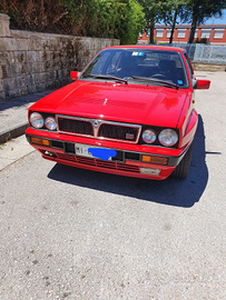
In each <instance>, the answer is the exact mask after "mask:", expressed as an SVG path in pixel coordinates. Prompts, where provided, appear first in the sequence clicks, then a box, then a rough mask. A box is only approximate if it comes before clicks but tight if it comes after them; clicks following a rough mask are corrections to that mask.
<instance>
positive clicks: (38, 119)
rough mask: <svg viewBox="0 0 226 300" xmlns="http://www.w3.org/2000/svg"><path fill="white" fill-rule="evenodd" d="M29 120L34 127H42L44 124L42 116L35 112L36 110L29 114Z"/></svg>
mask: <svg viewBox="0 0 226 300" xmlns="http://www.w3.org/2000/svg"><path fill="white" fill-rule="evenodd" d="M30 122H31V125H32V126H33V127H35V128H42V127H43V125H44V119H43V117H42V116H41V114H39V113H36V112H34V113H32V114H31V115H30Z"/></svg>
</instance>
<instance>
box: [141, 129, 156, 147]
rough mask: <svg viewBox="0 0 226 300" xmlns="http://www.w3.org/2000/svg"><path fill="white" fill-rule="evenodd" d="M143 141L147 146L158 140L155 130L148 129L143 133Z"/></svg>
mask: <svg viewBox="0 0 226 300" xmlns="http://www.w3.org/2000/svg"><path fill="white" fill-rule="evenodd" d="M142 139H143V141H144V142H145V143H147V144H152V143H154V141H155V140H156V134H155V132H154V131H153V130H150V129H147V130H145V131H144V132H143V133H142Z"/></svg>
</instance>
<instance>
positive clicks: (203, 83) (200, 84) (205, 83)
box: [194, 79, 210, 90]
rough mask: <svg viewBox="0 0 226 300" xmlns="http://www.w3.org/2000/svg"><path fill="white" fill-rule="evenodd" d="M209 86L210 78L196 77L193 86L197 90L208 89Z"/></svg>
mask: <svg viewBox="0 0 226 300" xmlns="http://www.w3.org/2000/svg"><path fill="white" fill-rule="evenodd" d="M209 87H210V80H204V79H198V80H196V84H195V87H194V88H196V89H197V90H208V89H209Z"/></svg>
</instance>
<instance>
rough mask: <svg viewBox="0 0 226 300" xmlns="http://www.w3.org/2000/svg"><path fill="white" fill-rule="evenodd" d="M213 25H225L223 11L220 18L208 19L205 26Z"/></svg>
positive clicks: (225, 15)
mask: <svg viewBox="0 0 226 300" xmlns="http://www.w3.org/2000/svg"><path fill="white" fill-rule="evenodd" d="M213 22H214V24H215V25H218V24H226V10H223V16H222V18H211V19H208V20H207V21H206V22H205V24H213Z"/></svg>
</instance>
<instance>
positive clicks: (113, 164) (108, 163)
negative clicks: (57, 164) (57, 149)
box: [56, 153, 140, 173]
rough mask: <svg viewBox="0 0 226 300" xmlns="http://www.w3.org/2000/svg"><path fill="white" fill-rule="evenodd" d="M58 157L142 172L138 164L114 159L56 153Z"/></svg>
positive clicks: (89, 164) (104, 166)
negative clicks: (106, 159) (114, 160)
mask: <svg viewBox="0 0 226 300" xmlns="http://www.w3.org/2000/svg"><path fill="white" fill-rule="evenodd" d="M56 155H57V157H58V158H59V159H62V160H66V161H72V162H76V163H79V164H82V165H87V166H94V167H99V168H105V169H111V170H119V171H125V172H132V173H140V168H139V167H138V166H133V165H129V164H123V163H119V162H113V161H103V160H99V159H96V158H89V157H83V156H76V155H70V154H64V153H56Z"/></svg>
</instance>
